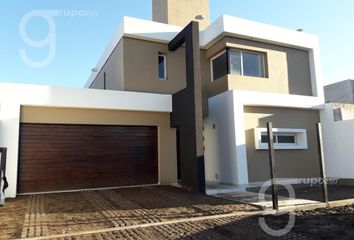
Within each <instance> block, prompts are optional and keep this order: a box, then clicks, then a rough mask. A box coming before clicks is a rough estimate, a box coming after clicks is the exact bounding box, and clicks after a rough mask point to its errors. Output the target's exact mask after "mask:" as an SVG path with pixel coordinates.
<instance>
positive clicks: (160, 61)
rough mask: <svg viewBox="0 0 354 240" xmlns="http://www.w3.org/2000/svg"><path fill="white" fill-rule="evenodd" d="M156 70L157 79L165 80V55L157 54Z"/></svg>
mask: <svg viewBox="0 0 354 240" xmlns="http://www.w3.org/2000/svg"><path fill="white" fill-rule="evenodd" d="M158 70H159V79H160V80H166V79H167V65H166V55H164V54H159V56H158Z"/></svg>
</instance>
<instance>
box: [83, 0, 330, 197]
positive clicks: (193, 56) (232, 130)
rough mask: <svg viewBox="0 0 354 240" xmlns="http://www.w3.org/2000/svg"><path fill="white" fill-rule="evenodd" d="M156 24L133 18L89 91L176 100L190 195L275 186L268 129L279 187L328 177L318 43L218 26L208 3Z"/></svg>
mask: <svg viewBox="0 0 354 240" xmlns="http://www.w3.org/2000/svg"><path fill="white" fill-rule="evenodd" d="M153 19H154V20H156V21H159V22H160V23H159V22H154V21H147V20H141V19H136V18H129V17H125V18H124V20H123V22H122V23H121V25H120V27H119V29H118V30H117V32H116V34H115V35H114V37H113V39H112V40H111V42H110V43H109V45H108V47H107V48H106V50H105V52H104V54H103V56H102V57H101V59H100V60H99V62H98V65H97V66H96V68H95V69H94V71H93V72H92V74H91V76H90V78H89V80H88V82H87V84H86V87H87V88H95V89H110V90H120V91H135V92H149V93H163V94H172V95H173V111H172V114H171V126H172V127H175V128H176V129H177V137H176V138H177V153H175V152H171V153H170V154H171V156H175V155H176V156H177V162H176V163H174V162H171V164H176V165H177V166H178V168H177V171H178V174H177V176H178V178H179V180H180V181H181V183H182V186H184V187H188V188H191V189H194V190H199V191H204V184H205V182H206V184H207V187H208V185H213V184H229V185H235V186H240V185H247V184H251V183H260V182H264V181H266V180H268V179H269V161H268V155H267V154H268V153H267V151H266V149H267V139H266V136H265V134H266V130H265V127H266V123H267V122H269V121H271V122H273V126H274V128H275V129H274V132H275V133H274V134H275V148H276V165H277V174H278V177H282V178H310V177H318V176H319V154H318V145H317V137H316V130H315V129H316V123H318V122H320V114H319V111H320V110H321V109H322V108H323V103H324V98H323V87H322V83H321V76H320V66H319V42H318V38H317V37H316V36H313V35H310V34H307V33H303V32H298V31H296V30H289V29H284V28H279V27H275V26H271V25H267V24H263V23H257V22H253V21H249V20H244V19H240V18H236V17H231V16H225V15H224V16H222V17H220V18H218V19H217V20H216V21H215V22H214V23H212V24H210V25H209V9H208V1H207V0H196V1H188V0H182V1H181V0H178V1H177V0H170V1H167V0H154V1H153ZM190 21H199V23H200V26H201V27H200V31H198V30H197V29H198V28H197V27H195V26H196V24H195V23H194V24H189V25H188V26H187V27H186V25H187V24H188V23H189V22H190ZM176 35H177V37H176ZM188 41H189V42H188ZM184 42H186V43H185V45H183V43H184ZM181 96H185V97H181ZM183 107H184V108H185V109H183ZM175 118H177V119H178V120H174V119H175ZM183 118H186V119H187V118H188V120H185V121H184V120H183ZM203 164H204V166H203ZM176 181H177V179H176Z"/></svg>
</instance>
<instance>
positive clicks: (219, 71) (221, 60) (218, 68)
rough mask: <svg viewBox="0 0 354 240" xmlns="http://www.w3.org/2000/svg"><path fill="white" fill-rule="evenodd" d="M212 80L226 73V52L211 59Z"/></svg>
mask: <svg viewBox="0 0 354 240" xmlns="http://www.w3.org/2000/svg"><path fill="white" fill-rule="evenodd" d="M212 65H213V80H216V79H218V78H220V77H222V76H225V75H227V59H226V52H225V53H223V54H221V55H220V56H219V57H217V58H215V59H214V60H213V63H212Z"/></svg>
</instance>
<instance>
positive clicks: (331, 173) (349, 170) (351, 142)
mask: <svg viewBox="0 0 354 240" xmlns="http://www.w3.org/2000/svg"><path fill="white" fill-rule="evenodd" d="M321 122H322V133H323V145H324V153H325V161H326V172H327V176H328V177H333V178H351V179H354V120H345V121H334V118H333V105H332V104H326V105H325V109H324V110H323V111H321Z"/></svg>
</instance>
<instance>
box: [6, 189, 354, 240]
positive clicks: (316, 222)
mask: <svg viewBox="0 0 354 240" xmlns="http://www.w3.org/2000/svg"><path fill="white" fill-rule="evenodd" d="M258 211H259V209H258V208H255V207H252V206H249V205H246V204H241V203H237V202H233V201H229V200H224V199H220V198H215V197H211V196H205V195H201V194H197V193H191V192H188V191H185V190H182V189H179V188H174V187H144V188H129V189H116V190H104V191H83V192H75V193H60V194H45V195H32V196H19V197H18V198H16V199H9V200H8V201H7V202H6V207H5V208H0V239H10V238H20V237H22V238H29V237H38V236H50V235H54V234H68V236H66V237H62V238H57V239H65V240H66V239H72V240H74V239H100V240H103V239H131V240H140V239H149V240H150V239H151V240H154V239H157V240H160V239H161V240H163V239H213V240H214V239H215V240H221V239H225V240H226V239H242V240H245V239H354V206H347V207H340V208H331V209H319V210H313V211H305V212H297V213H296V221H295V226H294V228H293V229H292V230H291V231H290V232H289V233H288V234H286V235H284V236H281V237H273V236H271V235H268V234H266V233H265V232H264V231H263V230H262V229H261V227H260V225H259V218H260V217H261V216H258V215H252V216H250V215H247V214H255V213H256V212H258ZM229 213H239V214H233V215H232V216H225V215H222V214H229ZM200 217H202V218H201V219H200ZM197 218H199V220H195V219H197ZM193 219H194V220H193ZM174 220H177V221H179V222H174V223H171V221H174ZM287 221H288V216H286V215H284V216H278V217H277V216H267V217H266V223H267V224H268V225H269V226H270V227H272V228H274V229H280V228H283V227H284V226H285V225H286V223H287ZM141 224H150V225H149V226H144V227H142V226H141ZM138 225H139V226H138ZM118 227H125V229H120V230H114V229H113V228H118ZM127 228H129V229H127ZM92 230H102V231H101V232H98V233H90V234H86V235H81V234H78V233H79V232H82V231H92Z"/></svg>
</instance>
